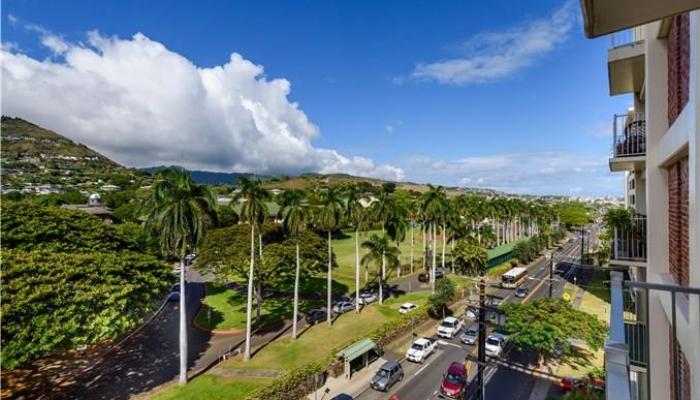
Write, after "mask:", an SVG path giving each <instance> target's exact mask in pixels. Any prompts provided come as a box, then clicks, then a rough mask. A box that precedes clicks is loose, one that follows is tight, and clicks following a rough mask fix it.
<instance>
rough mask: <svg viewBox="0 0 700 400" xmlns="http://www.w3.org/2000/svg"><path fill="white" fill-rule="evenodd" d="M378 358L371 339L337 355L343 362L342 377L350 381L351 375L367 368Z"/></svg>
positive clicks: (357, 343) (363, 340)
mask: <svg viewBox="0 0 700 400" xmlns="http://www.w3.org/2000/svg"><path fill="white" fill-rule="evenodd" d="M378 357H379V351H378V350H377V344H376V343H374V341H372V340H371V339H366V338H365V339H362V340H360V341H357V342H355V343H353V344H352V345H350V346H348V347H346V348H345V349H343V350H342V351H340V352H339V353H338V358H341V359H342V360H343V376H344V377H345V378H347V379H350V377H351V376H352V373H353V372H355V371H358V370H360V369H362V368H365V367H367V366H368V365H369V364H370V363H371V362H372V361H374V360H376V359H377V358H378Z"/></svg>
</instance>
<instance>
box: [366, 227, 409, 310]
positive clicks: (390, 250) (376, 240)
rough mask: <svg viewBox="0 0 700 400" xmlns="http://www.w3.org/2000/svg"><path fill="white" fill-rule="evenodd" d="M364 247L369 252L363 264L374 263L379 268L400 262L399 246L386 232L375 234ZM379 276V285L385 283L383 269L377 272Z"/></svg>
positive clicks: (380, 292) (380, 297)
mask: <svg viewBox="0 0 700 400" xmlns="http://www.w3.org/2000/svg"><path fill="white" fill-rule="evenodd" d="M362 248H364V249H366V250H367V253H366V254H365V255H364V256H363V257H362V264H364V265H369V264H374V265H375V266H376V267H377V268H382V267H384V268H385V267H387V266H388V267H389V268H392V267H395V266H397V265H398V264H399V254H400V253H399V248H398V247H395V246H392V245H391V239H389V237H388V235H386V234H381V235H377V234H373V235H372V236H371V237H370V238H369V240H366V241H364V242H363V243H362ZM377 276H378V277H379V287H380V288H381V287H382V286H383V285H384V280H383V279H382V274H381V271H378V272H377ZM382 296H383V293H382V290H381V289H380V290H379V301H380V302H382V301H383V300H384V299H383V297H382Z"/></svg>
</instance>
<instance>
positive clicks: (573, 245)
mask: <svg viewBox="0 0 700 400" xmlns="http://www.w3.org/2000/svg"><path fill="white" fill-rule="evenodd" d="M580 248H581V246H580V240H579V239H576V240H573V241H571V242H569V243H566V244H564V245H563V246H562V249H561V250H560V251H559V252H557V253H556V254H555V260H557V258H559V259H562V258H573V257H574V256H575V255H577V254H580ZM549 265H550V264H549V260H546V259H545V260H540V261H539V262H536V263H535V264H534V265H532V266H531V267H530V278H531V279H528V280H527V281H526V283H524V286H526V287H528V288H530V294H529V295H528V296H527V297H526V298H524V299H520V298H517V297H515V296H514V295H513V293H514V290H512V289H502V288H500V287H499V288H496V287H494V289H495V290H492V295H493V296H494V297H498V298H501V299H503V301H504V302H522V301H529V300H532V299H537V298H541V297H546V296H548V295H549V287H548V285H549V280H548V278H549ZM559 267H560V269H563V270H564V273H565V275H567V276H566V277H569V276H570V274H571V273H572V271H573V269H569V268H568V267H567V266H566V265H564V266H561V265H560V266H559ZM553 285H554V286H553V288H552V289H553V296H555V297H559V296H561V293H562V290H563V286H564V283H563V278H562V277H558V276H556V275H555V281H554V282H553ZM470 323H472V322H471V321H467V323H466V325H467V326H468V325H469V324H470ZM458 336H459V335H457V337H456V338H455V339H452V340H442V342H440V345H439V348H438V350H437V351H436V353H434V354H433V355H431V356H430V357H429V358H428V359H427V360H426V361H425V363H424V364H422V365H421V364H415V363H412V362H409V361H406V360H402V361H401V365H402V367H403V368H404V373H405V378H404V379H403V380H402V381H401V382H399V383H397V384H396V385H395V386H394V387H392V388H391V390H390V391H389V392H388V393H380V392H376V391H374V390H372V389H370V388H367V389H366V390H364V391H363V392H362V393H360V394H359V395H358V396H356V399H360V400H380V399H381V400H385V399H390V398H391V396H392V395H396V396H398V398H399V399H401V400H405V399H411V400H414V399H416V400H423V399H425V400H433V399H437V398H439V397H438V390H439V387H440V382H441V380H442V375H443V373H444V371H445V370H446V369H447V367H448V366H449V365H450V364H451V363H452V362H454V361H459V362H463V361H464V360H465V358H466V356H467V355H468V354H470V353H472V354H476V347H475V346H470V345H465V344H462V343H460V342H459V339H458ZM507 358H508V361H509V362H512V363H517V364H522V365H528V364H532V363H533V362H535V360H534V356H532V355H531V354H524V353H520V352H516V351H511V352H509V353H508V355H507ZM475 376H476V367H474V368H472V370H471V371H470V376H469V379H470V382H473V380H474V378H475ZM537 379H539V378H536V377H534V376H532V375H530V374H528V373H526V372H522V371H519V370H516V369H511V368H507V367H503V366H489V367H488V368H487V369H486V372H485V380H486V397H487V398H490V399H513V400H521V399H522V400H528V399H529V397H530V394H531V392H532V390H533V388H534V386H535V384H536V382H537ZM470 385H473V383H470Z"/></svg>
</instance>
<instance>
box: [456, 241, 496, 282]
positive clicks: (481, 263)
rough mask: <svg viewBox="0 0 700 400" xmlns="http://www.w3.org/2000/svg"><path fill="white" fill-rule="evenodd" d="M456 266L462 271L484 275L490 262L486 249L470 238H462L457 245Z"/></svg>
mask: <svg viewBox="0 0 700 400" xmlns="http://www.w3.org/2000/svg"><path fill="white" fill-rule="evenodd" d="M454 252H455V261H454V262H455V266H456V268H457V271H458V272H460V273H463V274H464V273H467V274H470V275H483V273H484V270H485V269H486V265H487V263H488V254H487V253H486V250H485V249H484V248H483V247H481V246H479V245H475V244H473V243H470V241H468V240H460V241H458V242H457V245H456V246H455V250H454Z"/></svg>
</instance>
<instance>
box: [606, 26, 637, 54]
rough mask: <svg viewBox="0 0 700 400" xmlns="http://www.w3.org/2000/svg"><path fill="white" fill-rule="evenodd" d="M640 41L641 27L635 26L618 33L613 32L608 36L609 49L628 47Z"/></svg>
mask: <svg viewBox="0 0 700 400" xmlns="http://www.w3.org/2000/svg"><path fill="white" fill-rule="evenodd" d="M641 40H642V27H641V26H637V27H634V28H630V29H625V30H622V31H619V32H614V33H612V34H611V35H610V48H611V49H615V48H618V47H623V46H629V45H631V44H634V43H637V42H639V41H641Z"/></svg>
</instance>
